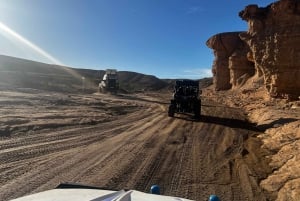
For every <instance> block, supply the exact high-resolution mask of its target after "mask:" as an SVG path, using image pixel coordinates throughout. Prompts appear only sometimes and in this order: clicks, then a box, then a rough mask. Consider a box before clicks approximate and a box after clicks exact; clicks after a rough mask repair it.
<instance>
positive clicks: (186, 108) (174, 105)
mask: <svg viewBox="0 0 300 201" xmlns="http://www.w3.org/2000/svg"><path fill="white" fill-rule="evenodd" d="M199 92H200V90H199V82H198V81H195V80H177V81H176V83H175V87H174V94H173V98H172V100H171V103H170V106H169V110H168V115H169V116H170V117H174V114H175V113H192V114H194V117H195V118H200V114H201V99H200V98H199Z"/></svg>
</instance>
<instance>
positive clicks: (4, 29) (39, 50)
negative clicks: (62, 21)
mask: <svg viewBox="0 0 300 201" xmlns="http://www.w3.org/2000/svg"><path fill="white" fill-rule="evenodd" d="M1 32H4V33H7V34H9V35H10V36H12V37H14V38H15V39H17V40H18V41H20V42H22V43H23V44H25V45H27V46H28V47H30V48H31V49H32V50H34V51H35V52H37V53H39V54H40V55H42V56H44V57H45V58H47V59H49V60H50V61H51V62H53V63H54V64H57V65H64V64H63V63H62V62H60V61H59V60H58V59H56V58H54V57H53V56H52V55H50V54H49V53H47V52H46V51H45V50H43V49H42V48H40V47H38V46H37V45H35V44H34V43H32V42H30V41H29V40H28V39H26V38H24V37H23V36H21V35H20V34H18V33H17V32H15V31H14V30H12V29H11V28H9V27H8V26H6V25H5V24H3V23H2V22H0V33H1Z"/></svg>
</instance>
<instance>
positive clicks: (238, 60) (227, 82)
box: [206, 32, 254, 90]
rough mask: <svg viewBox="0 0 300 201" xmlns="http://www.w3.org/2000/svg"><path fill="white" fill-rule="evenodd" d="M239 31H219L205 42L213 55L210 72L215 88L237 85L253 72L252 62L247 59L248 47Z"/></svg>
mask: <svg viewBox="0 0 300 201" xmlns="http://www.w3.org/2000/svg"><path fill="white" fill-rule="evenodd" d="M241 33H242V32H227V33H219V34H216V35H214V36H212V37H211V38H209V39H208V41H207V42H206V45H207V46H208V47H210V48H212V49H213V51H214V55H215V60H214V63H213V67H212V72H213V78H214V84H215V89H216V90H227V89H230V88H231V87H235V86H238V85H240V84H242V83H243V82H244V80H245V78H249V77H250V76H252V75H253V74H254V64H253V62H251V61H249V60H248V59H247V53H248V52H249V48H248V46H247V44H246V43H245V42H243V41H242V40H241V39H240V37H239V34H241ZM241 78H243V79H241Z"/></svg>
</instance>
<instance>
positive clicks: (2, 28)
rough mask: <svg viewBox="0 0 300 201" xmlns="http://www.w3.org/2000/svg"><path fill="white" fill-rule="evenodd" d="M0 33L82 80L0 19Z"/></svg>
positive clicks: (74, 72)
mask: <svg viewBox="0 0 300 201" xmlns="http://www.w3.org/2000/svg"><path fill="white" fill-rule="evenodd" d="M0 34H2V35H3V36H5V37H7V36H9V37H8V38H9V39H11V38H12V39H14V40H16V41H17V42H20V43H21V44H24V45H26V46H27V47H29V48H30V49H32V50H34V51H35V52H37V53H38V54H39V55H42V56H44V57H45V58H47V59H48V60H50V61H51V62H53V64H55V65H57V66H59V67H60V68H61V69H63V70H64V71H65V72H66V73H68V74H70V75H72V76H73V77H74V78H75V79H77V80H80V81H81V80H82V75H80V74H79V73H77V72H76V71H74V70H72V68H69V67H66V66H65V65H64V64H63V63H62V62H60V61H59V60H58V59H56V58H54V57H53V56H52V55H50V54H49V53H47V52H46V51H45V50H43V49H42V48H40V47H38V46H37V45H35V44H34V43H33V42H31V41H29V40H28V39H26V38H25V37H23V36H21V35H20V34H18V33H17V32H15V31H14V30H12V29H11V28H9V27H8V26H6V25H5V24H3V23H2V22H1V21H0ZM85 82H86V84H89V85H90V86H93V85H94V83H93V82H91V81H89V80H85Z"/></svg>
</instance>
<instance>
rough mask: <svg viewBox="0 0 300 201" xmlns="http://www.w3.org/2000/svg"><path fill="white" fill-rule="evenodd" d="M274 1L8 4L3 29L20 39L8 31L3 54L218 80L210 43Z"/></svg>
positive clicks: (5, 0)
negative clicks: (248, 10) (250, 10)
mask: <svg viewBox="0 0 300 201" xmlns="http://www.w3.org/2000/svg"><path fill="white" fill-rule="evenodd" d="M272 2H273V1H271V0H261V1H258V0H252V1H249V0H243V1H224V0H223V1H222V0H208V1H204V0H0V23H1V24H2V25H3V26H6V27H8V28H9V29H10V30H12V31H13V32H14V33H17V34H18V36H16V35H13V33H11V32H9V31H7V30H6V31H5V28H3V26H2V28H1V26H0V54H4V55H9V56H14V57H20V58H25V59H30V60H35V61H41V62H45V63H54V61H53V59H52V60H51V59H49V57H47V56H45V54H48V55H51V56H52V57H53V58H55V59H56V60H57V61H60V62H61V63H62V64H64V65H66V66H71V67H77V68H89V69H106V68H116V69H118V70H127V71H135V72H140V73H144V74H151V75H155V76H157V77H159V78H190V79H198V78H202V77H210V76H211V70H210V69H211V66H212V62H213V53H212V50H211V49H209V48H208V47H207V46H206V45H205V42H206V40H207V39H208V38H209V37H211V36H212V35H214V34H217V33H220V32H228V31H244V30H246V29H247V23H246V22H245V21H242V19H241V18H240V17H239V16H238V12H239V11H241V10H243V9H244V7H245V6H247V5H249V4H258V5H259V6H267V5H268V4H270V3H272ZM19 36H20V37H22V39H20V38H18V37H19ZM23 39H24V40H27V41H28V43H26V42H24V40H23ZM29 43H32V44H33V45H34V47H33V46H30V44H29ZM35 47H37V48H38V50H37V49H35ZM39 50H41V51H44V53H45V54H41V52H40V51H39Z"/></svg>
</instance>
